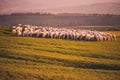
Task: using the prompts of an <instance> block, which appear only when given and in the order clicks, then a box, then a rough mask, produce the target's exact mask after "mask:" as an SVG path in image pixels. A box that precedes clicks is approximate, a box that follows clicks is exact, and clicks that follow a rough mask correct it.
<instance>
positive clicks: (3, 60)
mask: <svg viewBox="0 0 120 80" xmlns="http://www.w3.org/2000/svg"><path fill="white" fill-rule="evenodd" d="M109 33H113V34H116V35H117V40H115V41H109V42H106V41H103V42H94V41H89V42H88V41H74V40H63V39H47V38H32V37H16V36H14V35H11V34H10V31H9V28H8V27H0V80H120V76H119V75H120V31H109Z"/></svg>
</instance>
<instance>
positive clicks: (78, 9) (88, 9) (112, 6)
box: [51, 3, 120, 14]
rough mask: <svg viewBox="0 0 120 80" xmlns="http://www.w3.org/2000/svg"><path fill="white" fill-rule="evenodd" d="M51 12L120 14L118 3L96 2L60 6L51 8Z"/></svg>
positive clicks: (119, 4)
mask: <svg viewBox="0 0 120 80" xmlns="http://www.w3.org/2000/svg"><path fill="white" fill-rule="evenodd" d="M51 12H74V13H86V14H88V13H89V14H91V13H96V14H120V3H96V4H92V5H84V6H72V7H62V8H59V9H52V10H51Z"/></svg>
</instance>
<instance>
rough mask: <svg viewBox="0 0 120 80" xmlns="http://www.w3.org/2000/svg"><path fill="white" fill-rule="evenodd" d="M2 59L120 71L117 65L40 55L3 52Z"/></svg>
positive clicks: (0, 55) (119, 66) (0, 54)
mask: <svg viewBox="0 0 120 80" xmlns="http://www.w3.org/2000/svg"><path fill="white" fill-rule="evenodd" d="M0 57H1V58H8V59H14V60H24V61H31V62H36V63H45V64H54V65H61V66H66V67H75V68H85V69H101V70H120V65H115V64H105V63H97V62H90V61H88V62H87V61H81V60H67V59H59V58H51V57H45V56H39V55H22V54H21V55H17V54H16V53H11V52H2V53H0ZM13 64H14V63H13Z"/></svg>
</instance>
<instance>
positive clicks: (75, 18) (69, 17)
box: [0, 13, 120, 27]
mask: <svg viewBox="0 0 120 80" xmlns="http://www.w3.org/2000/svg"><path fill="white" fill-rule="evenodd" d="M19 23H22V24H31V25H42V26H57V27H58V26H59V27H61V26H106V25H107V26H113V25H120V15H110V14H78V13H76V14H75V13H73V14H72V13H60V14H41V13H36V14H35V13H29V14H28V13H23V14H22V13H21V14H20V13H19V14H12V15H1V16H0V25H8V26H9V25H17V24H19Z"/></svg>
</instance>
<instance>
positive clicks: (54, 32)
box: [11, 24, 116, 41]
mask: <svg viewBox="0 0 120 80" xmlns="http://www.w3.org/2000/svg"><path fill="white" fill-rule="evenodd" d="M11 31H12V33H13V34H16V35H17V36H23V37H38V38H59V39H72V40H86V41H109V40H115V39H116V35H112V34H109V33H105V32H99V31H91V30H80V29H78V30H75V29H65V28H53V27H42V26H31V25H24V26H23V25H22V24H19V25H18V26H13V27H11Z"/></svg>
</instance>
